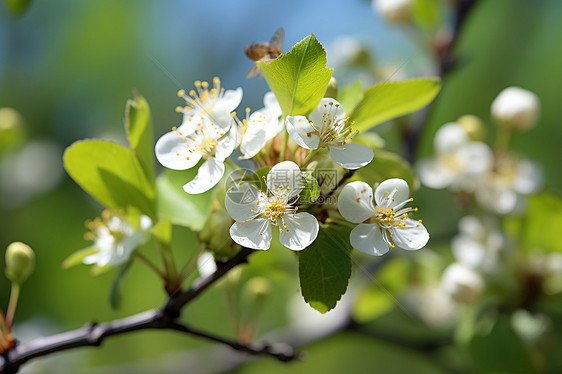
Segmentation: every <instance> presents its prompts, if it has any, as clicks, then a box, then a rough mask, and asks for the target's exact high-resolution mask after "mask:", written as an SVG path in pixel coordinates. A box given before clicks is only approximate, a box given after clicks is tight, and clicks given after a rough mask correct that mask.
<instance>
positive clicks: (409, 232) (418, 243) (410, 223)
mask: <svg viewBox="0 0 562 374" xmlns="http://www.w3.org/2000/svg"><path fill="white" fill-rule="evenodd" d="M405 224H406V227H397V228H393V229H391V232H392V235H393V236H392V241H393V242H394V244H396V245H397V246H399V247H400V248H403V249H409V250H416V249H420V248H423V247H424V246H425V245H426V244H427V242H428V241H429V233H428V232H427V229H426V228H425V226H424V225H423V224H422V223H421V222H418V221H414V220H413V219H410V218H407V219H406V222H405Z"/></svg>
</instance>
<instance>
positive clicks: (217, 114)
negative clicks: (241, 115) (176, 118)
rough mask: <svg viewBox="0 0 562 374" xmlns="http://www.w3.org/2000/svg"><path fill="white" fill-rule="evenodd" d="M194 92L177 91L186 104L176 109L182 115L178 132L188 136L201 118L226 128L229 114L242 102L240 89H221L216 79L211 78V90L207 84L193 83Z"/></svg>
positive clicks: (229, 119) (219, 82)
mask: <svg viewBox="0 0 562 374" xmlns="http://www.w3.org/2000/svg"><path fill="white" fill-rule="evenodd" d="M195 88H196V90H191V91H189V95H187V94H186V92H185V91H184V90H180V91H178V96H179V97H181V98H183V99H184V100H185V102H186V104H187V105H186V106H185V107H177V108H176V111H177V112H181V113H183V114H184V116H183V122H182V124H181V126H180V131H182V132H183V133H185V134H186V135H187V134H189V133H190V132H191V131H193V130H195V129H196V127H195V123H194V118H195V121H197V119H198V118H199V117H201V116H205V117H207V118H210V119H211V121H212V122H214V123H216V124H220V126H221V127H226V126H227V124H230V121H231V117H230V113H231V112H232V111H234V110H235V109H236V108H237V107H238V105H239V104H240V101H241V100H242V88H240V87H238V88H237V89H236V90H227V91H225V90H224V88H222V87H221V81H220V79H219V78H218V77H215V78H213V88H210V89H209V83H208V82H205V81H203V82H201V81H195Z"/></svg>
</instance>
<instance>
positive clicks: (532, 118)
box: [492, 87, 540, 131]
mask: <svg viewBox="0 0 562 374" xmlns="http://www.w3.org/2000/svg"><path fill="white" fill-rule="evenodd" d="M539 111H540V101H539V98H538V96H537V95H535V94H534V93H532V92H531V91H527V90H524V89H523V88H520V87H508V88H506V89H504V90H503V91H502V92H500V94H499V95H498V97H496V98H495V99H494V101H493V102H492V117H494V119H495V120H496V121H497V122H498V124H500V125H502V126H506V127H509V128H511V129H513V130H519V131H522V130H528V129H530V128H531V127H533V126H535V124H536V123H537V121H538V118H539Z"/></svg>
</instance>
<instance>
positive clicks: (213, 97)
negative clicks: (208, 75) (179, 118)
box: [177, 77, 224, 112]
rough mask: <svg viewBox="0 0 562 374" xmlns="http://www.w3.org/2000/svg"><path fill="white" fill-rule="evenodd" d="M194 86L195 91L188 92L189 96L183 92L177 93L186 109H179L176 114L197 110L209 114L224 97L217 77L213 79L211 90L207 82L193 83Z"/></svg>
mask: <svg viewBox="0 0 562 374" xmlns="http://www.w3.org/2000/svg"><path fill="white" fill-rule="evenodd" d="M194 85H195V90H191V91H189V95H187V94H186V92H185V91H184V90H180V91H178V96H179V97H181V98H183V99H184V100H185V102H186V103H187V107H185V108H181V107H179V108H178V109H177V111H178V112H186V111H188V110H190V109H197V108H199V109H202V111H203V112H209V111H210V110H211V109H213V106H214V105H215V104H216V103H217V102H218V101H219V100H220V99H221V98H222V97H223V95H224V88H221V81H220V79H219V78H218V77H215V78H213V88H209V82H205V81H203V82H201V81H195V84H194Z"/></svg>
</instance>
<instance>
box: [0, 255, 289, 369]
mask: <svg viewBox="0 0 562 374" xmlns="http://www.w3.org/2000/svg"><path fill="white" fill-rule="evenodd" d="M253 252H254V250H252V249H249V248H242V250H240V252H239V253H238V254H237V255H236V256H234V257H233V258H232V259H230V260H229V261H227V262H225V263H222V264H218V266H217V271H216V272H215V273H213V274H212V275H210V276H209V277H207V278H199V279H197V280H196V281H195V282H194V283H193V285H192V286H191V287H190V288H189V289H188V290H186V291H184V292H180V293H177V294H173V295H171V296H170V297H169V299H168V300H167V302H166V304H165V305H164V307H163V308H162V309H161V310H149V311H146V312H143V313H139V314H135V315H133V316H130V317H126V318H123V319H119V320H115V321H111V322H105V323H100V324H98V323H91V324H88V325H86V326H84V327H82V328H80V329H77V330H73V331H69V332H65V333H62V334H58V335H53V336H49V337H45V338H39V339H36V340H34V341H32V342H30V343H28V344H24V345H16V346H15V347H14V348H13V349H11V350H9V351H8V352H7V353H5V354H4V355H2V357H1V358H0V373H5V374H11V373H16V372H17V371H18V370H19V368H20V367H21V366H22V365H23V364H25V363H26V362H27V361H29V360H31V359H33V358H36V357H41V356H45V355H48V354H50V353H54V352H60V351H66V350H69V349H73V348H79V347H86V346H99V345H101V344H102V342H103V340H104V339H105V338H108V337H110V336H114V335H120V334H125V333H129V332H133V331H140V330H147V329H161V330H174V331H179V332H183V333H186V334H190V335H193V336H198V337H202V338H205V339H207V340H210V341H214V342H218V343H221V344H225V345H228V346H230V347H231V348H233V349H235V350H237V351H240V352H246V353H249V354H253V355H265V356H270V357H274V358H276V359H278V360H280V361H283V362H287V361H291V360H295V359H299V358H300V355H299V354H298V353H297V352H295V351H294V350H293V348H291V347H289V346H288V345H285V344H275V345H262V346H255V345H251V344H241V343H239V342H237V341H233V340H228V339H226V338H222V337H219V336H216V335H213V334H209V333H207V332H204V331H200V330H196V329H193V328H191V327H188V326H186V325H184V324H181V323H179V322H177V321H176V319H177V318H178V317H179V316H180V313H181V310H182V308H183V307H184V306H186V305H187V304H188V303H189V302H191V301H192V300H193V299H195V298H196V297H197V296H199V295H200V294H201V293H202V292H203V291H204V290H206V289H207V288H208V287H209V286H211V285H212V284H213V283H215V282H216V281H218V280H219V279H220V278H222V277H223V276H224V275H225V274H226V273H227V272H228V271H229V270H230V269H232V268H234V267H235V266H237V265H240V264H242V263H245V262H247V258H248V256H249V255H250V254H251V253H253Z"/></svg>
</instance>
